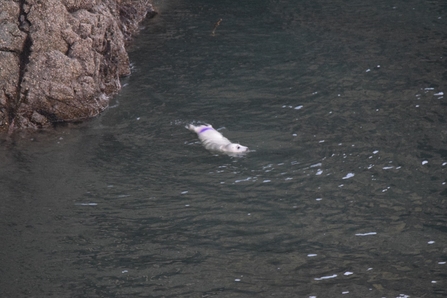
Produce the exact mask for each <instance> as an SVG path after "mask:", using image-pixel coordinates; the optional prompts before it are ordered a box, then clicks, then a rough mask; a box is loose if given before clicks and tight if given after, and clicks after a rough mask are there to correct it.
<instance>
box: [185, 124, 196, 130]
mask: <svg viewBox="0 0 447 298" xmlns="http://www.w3.org/2000/svg"><path fill="white" fill-rule="evenodd" d="M185 128H186V129H189V130H190V131H193V132H196V126H194V125H193V124H188V125H185Z"/></svg>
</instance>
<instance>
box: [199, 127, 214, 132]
mask: <svg viewBox="0 0 447 298" xmlns="http://www.w3.org/2000/svg"><path fill="white" fill-rule="evenodd" d="M211 129H213V128H212V127H204V128H202V129H201V130H200V131H199V133H202V132H205V131H207V130H211Z"/></svg>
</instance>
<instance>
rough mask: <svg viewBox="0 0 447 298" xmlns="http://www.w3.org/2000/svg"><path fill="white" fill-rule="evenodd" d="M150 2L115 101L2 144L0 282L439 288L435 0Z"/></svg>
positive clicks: (15, 288) (327, 290) (250, 292)
mask: <svg viewBox="0 0 447 298" xmlns="http://www.w3.org/2000/svg"><path fill="white" fill-rule="evenodd" d="M155 4H156V5H157V6H158V7H159V9H160V14H159V16H158V17H157V18H155V19H152V20H150V21H147V23H146V24H144V25H145V26H146V28H145V29H144V30H143V31H142V32H141V34H140V36H139V37H138V38H137V39H136V40H135V43H134V45H133V47H132V52H131V60H132V61H133V62H132V63H133V74H132V75H131V76H130V77H128V78H124V79H123V85H124V86H125V87H124V88H123V90H122V92H121V93H120V94H119V95H118V96H116V98H114V99H113V103H112V105H111V108H110V109H109V110H108V111H106V112H105V113H104V114H103V115H101V116H100V117H98V118H96V119H94V120H92V121H89V122H86V123H83V124H80V125H76V126H74V127H71V126H60V127H57V128H56V129H55V130H54V131H44V132H41V133H39V134H37V135H34V136H32V137H30V136H19V137H17V139H15V140H13V141H12V142H3V143H2V148H1V154H0V163H1V165H2V167H1V170H0V177H1V183H0V186H1V194H2V196H1V197H2V204H1V205H0V212H1V218H2V220H1V221H0V223H1V224H2V231H3V232H2V235H1V236H0V243H1V251H2V254H1V266H0V272H1V275H2V278H1V279H0V293H1V296H2V297H48V296H57V297H211V296H220V297H264V296H279V297H340V296H343V297H345V296H346V297H347V296H352V297H445V296H446V295H447V292H446V291H445V285H444V284H445V280H446V273H445V272H446V268H447V267H446V266H447V264H446V262H447V250H446V248H445V247H446V245H447V236H446V231H447V229H446V224H447V223H446V213H447V210H446V208H447V207H446V206H447V204H446V201H447V191H446V188H445V183H446V179H445V167H446V166H447V151H446V149H445V148H446V139H447V138H446V128H445V123H446V117H445V112H446V106H447V104H446V101H445V98H444V92H445V90H444V87H445V76H446V75H445V74H446V71H445V66H446V63H445V58H444V56H445V47H444V46H443V42H442V41H443V40H444V39H445V37H446V36H445V35H446V33H445V32H447V31H446V26H447V24H446V23H445V19H447V17H446V15H445V14H446V12H447V11H446V6H445V5H444V4H443V3H438V2H436V1H431V2H420V1H397V2H395V3H393V4H390V3H389V2H388V1H366V2H365V1H351V2H350V4H349V6H347V4H346V3H344V2H343V1H336V2H333V1H319V2H315V1H314V2H309V1H298V2H297V1H280V0H277V1H246V2H243V3H237V4H236V3H233V2H229V1H220V2H216V3H214V2H213V3H211V2H209V1H197V0H196V1H179V0H178V1H173V2H170V3H165V2H162V1H159V3H155ZM219 18H222V22H221V24H220V26H219V27H218V28H217V29H216V32H215V35H214V36H212V35H211V30H212V28H213V25H214V24H215V22H216V21H217V20H218V19H219ZM190 122H205V123H211V124H213V126H214V127H216V128H219V129H221V132H222V133H223V134H224V135H225V136H226V137H228V138H229V139H230V140H232V141H235V142H240V143H241V144H243V145H246V146H248V147H249V148H250V149H254V150H255V152H251V153H250V154H248V155H247V156H245V157H243V158H232V157H228V156H221V155H213V154H211V153H209V152H208V151H206V150H205V149H204V148H203V147H202V146H201V145H200V143H199V142H198V140H197V137H196V135H195V134H193V133H191V132H190V131H188V130H187V129H185V128H184V126H185V125H186V124H188V123H190Z"/></svg>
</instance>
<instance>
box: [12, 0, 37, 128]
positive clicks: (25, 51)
mask: <svg viewBox="0 0 447 298" xmlns="http://www.w3.org/2000/svg"><path fill="white" fill-rule="evenodd" d="M19 3H20V14H19V20H18V21H19V24H20V25H19V29H20V30H21V31H22V32H24V33H25V34H26V38H25V41H24V43H23V48H22V51H21V52H20V53H19V79H18V83H17V91H16V99H15V101H13V102H11V103H13V104H12V105H10V107H9V111H8V117H9V123H10V125H14V121H13V120H14V118H15V116H16V112H17V110H18V108H19V105H20V102H21V98H22V82H23V78H24V76H25V72H26V67H27V65H28V63H29V60H30V59H29V57H30V55H31V46H32V44H33V42H32V40H31V37H30V34H29V28H30V22H29V21H28V19H27V12H26V11H25V5H27V3H26V0H20V1H19ZM23 96H26V94H24V95H23ZM13 128H14V127H12V129H13ZM10 129H11V127H10Z"/></svg>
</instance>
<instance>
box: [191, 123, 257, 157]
mask: <svg viewBox="0 0 447 298" xmlns="http://www.w3.org/2000/svg"><path fill="white" fill-rule="evenodd" d="M186 128H187V129H189V130H190V131H193V132H195V133H196V134H197V136H198V137H199V139H200V141H201V142H202V145H203V146H204V147H205V148H206V149H208V150H210V151H218V152H223V153H226V154H228V155H232V156H234V155H242V154H244V153H247V152H248V151H249V150H248V147H245V146H242V145H241V144H236V143H231V142H230V140H228V139H227V138H226V137H224V136H223V135H222V134H221V133H220V132H218V131H217V130H215V129H214V128H213V127H212V126H211V125H210V124H207V125H200V126H195V125H192V124H190V125H187V126H186Z"/></svg>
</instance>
